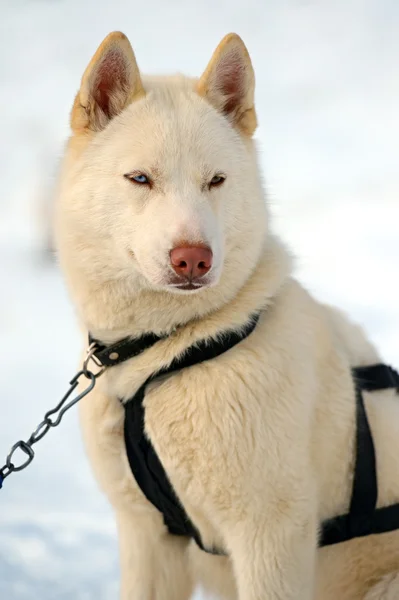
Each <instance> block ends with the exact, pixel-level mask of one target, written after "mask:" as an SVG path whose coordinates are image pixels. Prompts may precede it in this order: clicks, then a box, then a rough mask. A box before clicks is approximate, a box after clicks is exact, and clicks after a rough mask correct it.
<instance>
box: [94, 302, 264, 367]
mask: <svg viewBox="0 0 399 600" xmlns="http://www.w3.org/2000/svg"><path fill="white" fill-rule="evenodd" d="M259 316H260V313H255V314H253V315H251V317H250V319H249V320H248V321H247V323H246V324H245V325H244V326H242V327H241V328H239V329H230V330H228V331H221V332H220V333H219V334H218V338H219V340H220V341H219V343H216V344H214V345H213V348H214V352H215V350H216V353H215V354H214V355H215V356H217V355H219V354H221V353H222V352H225V351H226V350H228V349H229V348H231V347H232V346H235V345H236V344H237V343H238V342H240V341H241V340H243V339H244V338H246V337H247V336H248V335H249V334H250V333H252V331H253V330H254V329H255V327H256V324H257V322H258V320H259ZM168 337H169V336H168V335H163V336H162V335H157V334H155V333H146V334H143V335H141V336H140V337H137V338H132V337H126V338H123V339H122V340H119V341H118V342H116V343H115V344H111V345H110V346H107V345H105V344H103V343H101V342H99V341H98V340H96V339H94V338H93V337H92V336H91V335H90V334H89V343H90V344H95V350H94V353H93V354H94V356H95V357H96V358H97V359H98V360H99V361H100V362H101V364H102V365H104V366H105V367H112V366H114V365H119V364H120V363H123V362H125V361H126V360H129V358H133V357H135V356H138V355H139V354H142V353H143V352H145V350H148V348H151V347H152V346H154V345H155V344H156V343H157V342H159V341H161V340H164V339H166V338H168ZM208 344H209V342H208V340H202V341H201V342H199V344H195V345H194V346H191V347H190V348H188V349H187V350H189V351H190V354H193V353H194V354H195V355H196V356H197V355H198V354H199V353H203V352H204V348H205V347H207V346H208ZM207 350H208V352H206V354H208V356H207V359H208V358H212V356H209V350H210V349H209V348H207ZM210 354H211V355H212V354H213V353H212V352H211V353H210ZM202 360H203V359H202ZM196 362H202V361H201V358H199V356H198V358H197V361H196Z"/></svg>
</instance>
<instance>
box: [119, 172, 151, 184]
mask: <svg viewBox="0 0 399 600" xmlns="http://www.w3.org/2000/svg"><path fill="white" fill-rule="evenodd" d="M124 177H126V179H129V181H133V182H134V183H138V184H140V185H146V184H149V183H150V179H149V177H147V175H144V173H126V175H124Z"/></svg>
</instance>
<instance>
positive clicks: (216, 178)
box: [209, 175, 226, 187]
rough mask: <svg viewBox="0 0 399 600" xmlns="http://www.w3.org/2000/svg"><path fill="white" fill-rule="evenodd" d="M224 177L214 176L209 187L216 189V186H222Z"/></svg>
mask: <svg viewBox="0 0 399 600" xmlns="http://www.w3.org/2000/svg"><path fill="white" fill-rule="evenodd" d="M225 179H226V177H225V176H224V175H214V176H213V177H212V179H211V180H210V182H209V187H216V186H217V185H222V183H223V182H224V180H225Z"/></svg>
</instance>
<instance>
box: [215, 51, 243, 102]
mask: <svg viewBox="0 0 399 600" xmlns="http://www.w3.org/2000/svg"><path fill="white" fill-rule="evenodd" d="M216 77H217V87H218V89H219V90H220V91H221V92H222V94H223V96H226V103H225V105H224V111H225V112H226V113H231V112H232V111H233V110H234V109H235V108H236V107H237V105H238V104H239V103H240V102H241V100H242V98H243V95H244V87H245V64H244V62H243V60H242V57H241V55H240V54H238V53H236V52H234V53H233V52H231V53H229V54H227V55H226V56H224V57H223V58H222V59H221V61H220V63H219V64H218V66H217V71H216Z"/></svg>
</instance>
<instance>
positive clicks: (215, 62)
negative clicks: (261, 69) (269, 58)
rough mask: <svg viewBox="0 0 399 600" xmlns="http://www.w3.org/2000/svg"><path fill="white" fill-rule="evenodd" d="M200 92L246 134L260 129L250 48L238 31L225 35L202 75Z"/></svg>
mask: <svg viewBox="0 0 399 600" xmlns="http://www.w3.org/2000/svg"><path fill="white" fill-rule="evenodd" d="M197 91H198V93H199V94H200V95H201V96H204V97H205V98H206V99H207V100H208V101H209V102H210V103H211V104H212V105H213V106H214V107H215V108H216V109H217V110H219V111H220V112H222V113H223V114H224V115H225V116H226V117H227V118H228V119H229V120H230V121H231V122H232V124H233V125H234V126H235V127H237V128H238V129H239V130H240V131H241V132H242V133H244V134H246V135H248V136H251V135H253V133H254V132H255V129H256V125H257V122H256V113H255V107H254V93H255V74H254V70H253V67H252V63H251V59H250V57H249V54H248V50H247V49H246V47H245V44H244V42H243V41H242V39H241V38H240V37H239V36H238V35H237V34H235V33H230V34H229V35H226V37H224V38H223V40H222V41H221V42H220V44H219V46H218V47H217V48H216V50H215V52H214V53H213V56H212V58H211V60H210V62H209V64H208V66H207V68H206V69H205V72H204V73H203V75H202V76H201V78H200V80H199V82H198V87H197Z"/></svg>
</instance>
